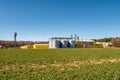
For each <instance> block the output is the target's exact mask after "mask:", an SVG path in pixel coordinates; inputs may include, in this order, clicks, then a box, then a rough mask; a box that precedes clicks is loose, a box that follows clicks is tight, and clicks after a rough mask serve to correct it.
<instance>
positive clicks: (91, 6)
mask: <svg viewBox="0 0 120 80" xmlns="http://www.w3.org/2000/svg"><path fill="white" fill-rule="evenodd" d="M14 32H17V33H18V36H17V40H33V41H46V40H48V38H50V37H69V36H70V35H71V34H77V35H78V36H79V37H80V39H93V38H97V39H99V38H104V37H118V36H120V0H0V40H13V33H14Z"/></svg>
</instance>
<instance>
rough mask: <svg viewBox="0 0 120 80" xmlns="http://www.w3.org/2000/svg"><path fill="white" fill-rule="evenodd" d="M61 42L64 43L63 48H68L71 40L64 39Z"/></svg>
mask: <svg viewBox="0 0 120 80" xmlns="http://www.w3.org/2000/svg"><path fill="white" fill-rule="evenodd" d="M61 43H62V48H68V44H69V41H67V40H62V41H61Z"/></svg>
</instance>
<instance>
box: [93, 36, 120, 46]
mask: <svg viewBox="0 0 120 80" xmlns="http://www.w3.org/2000/svg"><path fill="white" fill-rule="evenodd" d="M92 40H94V41H95V42H111V43H112V45H113V46H114V47H120V37H116V38H103V39H92Z"/></svg>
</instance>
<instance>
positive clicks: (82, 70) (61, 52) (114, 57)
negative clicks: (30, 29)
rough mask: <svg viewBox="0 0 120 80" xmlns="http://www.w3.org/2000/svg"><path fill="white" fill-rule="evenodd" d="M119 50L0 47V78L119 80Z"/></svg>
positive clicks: (11, 79)
mask: <svg viewBox="0 0 120 80" xmlns="http://www.w3.org/2000/svg"><path fill="white" fill-rule="evenodd" d="M119 66H120V49H112V48H110V49H109V48H108V49H103V48H101V49H99V48H91V49H87V48H86V49H82V48H78V49H25V50H24V49H23V50H22V49H1V50H0V80H120V67H119Z"/></svg>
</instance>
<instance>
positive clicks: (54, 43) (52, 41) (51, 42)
mask: <svg viewBox="0 0 120 80" xmlns="http://www.w3.org/2000/svg"><path fill="white" fill-rule="evenodd" d="M49 48H60V41H59V40H57V39H50V40H49Z"/></svg>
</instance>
